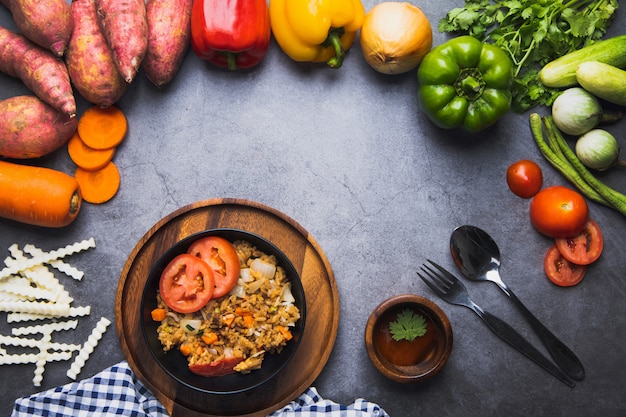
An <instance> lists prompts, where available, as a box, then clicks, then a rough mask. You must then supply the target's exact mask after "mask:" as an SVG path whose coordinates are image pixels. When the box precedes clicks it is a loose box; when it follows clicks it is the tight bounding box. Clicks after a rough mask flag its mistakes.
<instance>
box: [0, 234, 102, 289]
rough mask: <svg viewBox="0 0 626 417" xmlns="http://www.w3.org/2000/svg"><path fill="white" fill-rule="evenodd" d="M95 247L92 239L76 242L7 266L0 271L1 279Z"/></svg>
mask: <svg viewBox="0 0 626 417" xmlns="http://www.w3.org/2000/svg"><path fill="white" fill-rule="evenodd" d="M95 246H96V242H95V241H94V239H93V238H90V239H88V240H83V241H81V242H76V243H73V244H71V245H67V246H65V247H63V248H59V249H55V250H52V251H50V252H44V253H42V254H41V256H35V257H32V258H29V259H27V260H25V261H20V262H19V263H17V264H13V265H11V266H7V267H5V268H4V269H2V270H0V279H4V278H7V277H8V276H10V275H14V274H16V273H18V272H20V271H23V270H25V269H29V268H32V267H33V266H35V265H40V264H47V263H50V262H51V261H54V260H57V259H60V258H64V257H66V256H69V255H71V254H73V253H76V252H81V251H84V250H87V249H90V248H94V247H95Z"/></svg>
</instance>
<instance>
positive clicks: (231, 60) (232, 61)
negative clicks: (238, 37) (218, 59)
mask: <svg viewBox="0 0 626 417" xmlns="http://www.w3.org/2000/svg"><path fill="white" fill-rule="evenodd" d="M222 53H223V54H224V56H225V57H226V64H227V65H228V69H229V70H231V71H232V70H236V69H237V59H236V58H237V57H236V56H235V54H234V53H232V52H228V51H226V52H222Z"/></svg>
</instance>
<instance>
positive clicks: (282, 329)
mask: <svg viewBox="0 0 626 417" xmlns="http://www.w3.org/2000/svg"><path fill="white" fill-rule="evenodd" d="M276 328H277V329H278V331H279V332H280V333H281V334H282V335H283V336H284V338H285V339H286V340H291V339H292V338H293V334H291V332H290V331H289V329H287V328H286V327H285V326H276Z"/></svg>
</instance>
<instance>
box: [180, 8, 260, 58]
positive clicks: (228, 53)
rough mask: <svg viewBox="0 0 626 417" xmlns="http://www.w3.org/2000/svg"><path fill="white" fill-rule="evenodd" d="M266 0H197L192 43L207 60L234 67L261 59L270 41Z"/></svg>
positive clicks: (199, 55) (192, 22)
mask: <svg viewBox="0 0 626 417" xmlns="http://www.w3.org/2000/svg"><path fill="white" fill-rule="evenodd" d="M270 33H271V29H270V16H269V8H268V6H267V3H266V0H194V2H193V7H192V10H191V47H192V49H193V51H194V52H195V53H196V55H198V57H200V58H201V59H204V60H206V61H209V62H211V63H213V64H216V65H218V66H221V67H225V68H229V69H231V70H234V69H237V68H250V67H253V66H255V65H256V64H258V63H259V62H261V60H263V58H264V57H265V54H266V53H267V50H268V48H269V44H270Z"/></svg>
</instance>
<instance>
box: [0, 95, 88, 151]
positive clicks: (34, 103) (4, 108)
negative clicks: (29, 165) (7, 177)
mask: <svg viewBox="0 0 626 417" xmlns="http://www.w3.org/2000/svg"><path fill="white" fill-rule="evenodd" d="M77 126H78V119H77V118H76V117H68V116H67V115H65V114H63V113H61V112H59V111H58V110H55V109H53V108H52V107H51V106H49V105H48V104H46V103H44V102H43V101H41V100H40V99H38V98H37V97H35V96H17V97H11V98H8V99H6V100H2V101H0V156H4V157H6V158H14V159H30V158H39V157H42V156H44V155H47V154H49V153H51V152H53V151H55V150H57V149H59V148H60V147H61V146H63V145H65V144H66V143H67V141H68V140H69V139H70V138H71V137H72V136H73V135H74V133H75V132H76V130H77Z"/></svg>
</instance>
